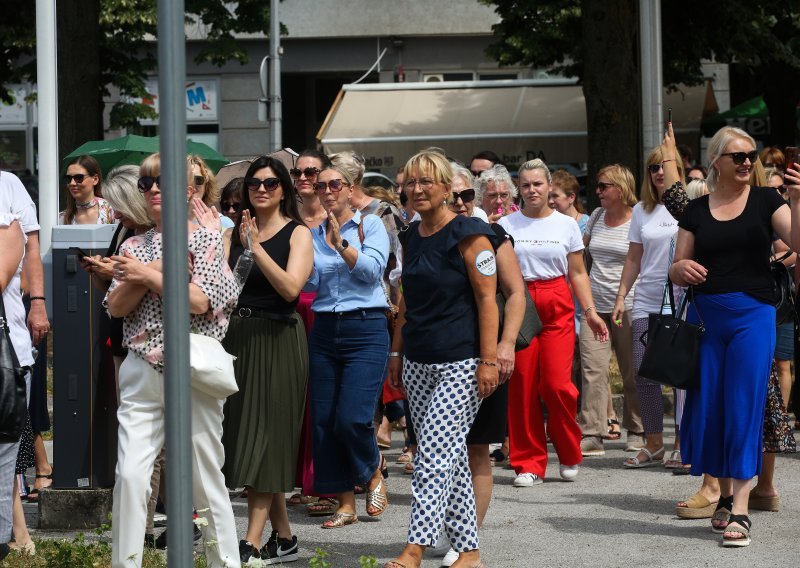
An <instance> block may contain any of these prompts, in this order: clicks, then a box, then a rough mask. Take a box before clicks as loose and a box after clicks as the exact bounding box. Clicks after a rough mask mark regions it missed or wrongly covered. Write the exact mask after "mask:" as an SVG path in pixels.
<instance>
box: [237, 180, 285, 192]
mask: <svg viewBox="0 0 800 568" xmlns="http://www.w3.org/2000/svg"><path fill="white" fill-rule="evenodd" d="M280 184H281V180H279V179H278V178H266V179H258V178H245V180H244V186H245V187H246V188H247V190H248V191H258V190H259V188H260V187H261V186H262V185H263V186H264V189H265V190H266V191H275V190H276V189H278V186H279V185H280Z"/></svg>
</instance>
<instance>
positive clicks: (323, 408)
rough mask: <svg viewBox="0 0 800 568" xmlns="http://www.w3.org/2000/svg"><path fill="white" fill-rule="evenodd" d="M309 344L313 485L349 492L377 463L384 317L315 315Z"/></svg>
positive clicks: (385, 339)
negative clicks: (378, 404) (376, 411)
mask: <svg viewBox="0 0 800 568" xmlns="http://www.w3.org/2000/svg"><path fill="white" fill-rule="evenodd" d="M308 346H309V378H308V387H309V398H310V401H311V427H312V431H313V439H314V477H315V479H314V489H315V490H316V491H317V492H321V493H343V492H345V491H352V490H353V487H354V486H355V485H365V484H366V483H367V482H368V481H369V478H370V477H372V474H373V473H375V470H376V469H377V468H378V465H379V462H380V453H379V452H378V445H377V442H376V440H375V427H374V424H373V416H374V415H375V405H376V404H377V403H378V397H379V396H380V394H381V392H382V390H383V380H384V377H385V376H386V363H387V359H388V355H389V333H388V331H387V329H386V316H384V315H383V313H382V312H380V311H365V312H363V313H361V314H358V315H357V316H355V317H354V315H353V314H351V313H348V314H345V315H341V316H340V315H337V314H330V313H316V314H315V319H314V327H313V329H312V331H311V336H310V337H309V340H308Z"/></svg>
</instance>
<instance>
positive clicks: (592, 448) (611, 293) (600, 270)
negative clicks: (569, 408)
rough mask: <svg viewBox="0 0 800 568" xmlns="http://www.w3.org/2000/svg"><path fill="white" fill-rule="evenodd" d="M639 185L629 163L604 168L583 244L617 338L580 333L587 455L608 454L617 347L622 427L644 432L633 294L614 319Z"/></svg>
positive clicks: (600, 307) (602, 309)
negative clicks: (633, 328) (636, 373)
mask: <svg viewBox="0 0 800 568" xmlns="http://www.w3.org/2000/svg"><path fill="white" fill-rule="evenodd" d="M635 184H636V181H635V180H634V177H633V174H632V173H631V171H630V170H629V169H628V168H626V167H625V166H621V165H619V164H612V165H610V166H606V167H604V168H603V169H601V170H600V171H599V172H598V174H597V186H596V192H597V196H598V197H599V198H600V207H599V208H597V209H595V211H594V212H593V213H592V218H591V221H590V222H589V223H588V225H587V226H586V231H585V232H584V234H583V242H584V243H585V244H586V246H587V248H588V249H589V253H590V254H591V256H592V269H591V272H590V273H589V281H590V282H591V284H592V297H593V298H594V302H595V304H594V305H595V307H596V308H597V315H599V316H600V317H601V318H602V319H603V321H605V322H606V325H607V326H608V328H609V333H610V336H611V341H610V342H609V343H598V342H596V341H594V339H593V338H592V335H591V333H590V332H588V330H586V327H585V326H582V327H581V331H580V332H579V334H580V352H581V366H582V367H583V383H582V389H581V393H582V396H581V412H580V414H579V415H578V424H580V426H581V430H582V431H583V438H582V439H581V453H582V454H583V455H584V456H602V455H603V454H605V450H604V449H603V438H604V437H606V436H607V434H606V432H607V431H608V428H607V421H606V418H607V416H608V415H609V407H610V406H611V397H610V394H609V388H608V366H609V363H610V362H611V351H612V349H613V350H614V353H615V354H616V356H617V362H618V363H619V369H620V373H621V374H622V384H623V386H624V389H625V397H624V406H623V414H622V426H623V427H624V428H625V429H626V430H628V432H636V433H638V432H641V431H642V419H641V417H640V416H639V399H638V397H637V395H636V381H635V379H634V373H633V353H632V349H633V340H632V339H633V336H632V333H631V308H632V298H630V297H629V299H628V300H626V301H625V311H624V312H623V314H622V316H621V317H620V318H619V319H617V320H615V321H612V319H611V312H612V310H613V309H614V303H615V299H616V298H615V296H616V293H617V289H618V288H619V281H620V278H621V277H622V266H623V264H624V263H625V257H626V255H627V253H628V232H629V230H630V226H631V217H632V215H633V206H634V205H636V196H635V195H634V188H635ZM612 323H613V324H615V325H612ZM615 422H616V420H615ZM617 427H618V426H617ZM617 437H619V435H618V436H617Z"/></svg>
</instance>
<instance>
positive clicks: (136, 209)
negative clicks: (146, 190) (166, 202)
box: [104, 166, 153, 227]
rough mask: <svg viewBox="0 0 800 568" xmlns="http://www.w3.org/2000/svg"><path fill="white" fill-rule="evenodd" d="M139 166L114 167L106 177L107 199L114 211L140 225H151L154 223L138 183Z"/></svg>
mask: <svg viewBox="0 0 800 568" xmlns="http://www.w3.org/2000/svg"><path fill="white" fill-rule="evenodd" d="M138 178H139V168H137V167H136V166H119V167H118V168H114V169H113V170H111V172H110V173H109V174H108V177H107V178H106V181H105V184H104V187H105V199H106V200H107V201H108V203H109V205H111V208H112V209H114V211H116V212H118V213H121V214H122V215H125V216H126V217H127V218H128V219H130V220H131V221H133V222H134V223H136V225H137V226H139V227H150V226H152V224H153V221H152V219H150V217H149V215H148V214H147V203H146V202H145V199H144V195H143V194H142V193H141V192H140V191H139V190H138V188H137V187H136V184H137V182H138Z"/></svg>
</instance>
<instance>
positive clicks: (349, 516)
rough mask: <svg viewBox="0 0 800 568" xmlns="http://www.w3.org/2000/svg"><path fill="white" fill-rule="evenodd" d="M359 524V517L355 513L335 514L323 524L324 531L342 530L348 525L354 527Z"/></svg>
mask: <svg viewBox="0 0 800 568" xmlns="http://www.w3.org/2000/svg"><path fill="white" fill-rule="evenodd" d="M357 522H358V517H357V516H356V514H355V513H334V514H333V516H332V517H331V518H330V519H325V522H324V523H322V528H323V529H340V528H342V527H346V526H347V525H353V524H355V523H357Z"/></svg>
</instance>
